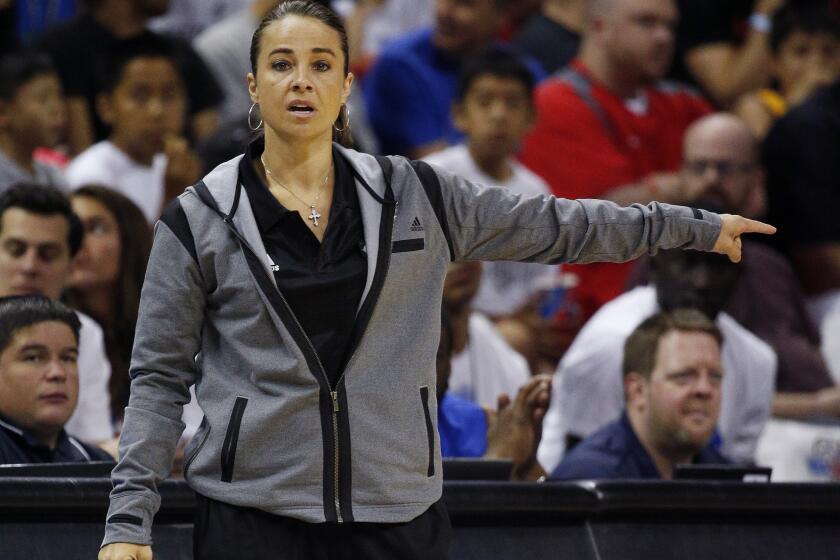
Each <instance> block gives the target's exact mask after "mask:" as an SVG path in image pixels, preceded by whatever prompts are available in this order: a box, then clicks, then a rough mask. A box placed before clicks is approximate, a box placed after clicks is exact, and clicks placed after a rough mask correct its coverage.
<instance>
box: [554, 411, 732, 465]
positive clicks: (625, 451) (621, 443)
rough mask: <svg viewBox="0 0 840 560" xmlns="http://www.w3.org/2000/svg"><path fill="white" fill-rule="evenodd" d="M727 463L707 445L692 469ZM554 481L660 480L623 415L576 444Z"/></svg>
mask: <svg viewBox="0 0 840 560" xmlns="http://www.w3.org/2000/svg"><path fill="white" fill-rule="evenodd" d="M728 463H729V461H728V460H727V459H725V458H724V457H723V456H722V455H721V454H720V453H718V452H717V451H716V450H715V449H714V448H713V447H712V446H711V444H709V445H707V446H706V447H705V448H704V449H703V450H702V451H700V453H699V454H698V455H697V457H695V459H694V464H695V465H725V464H728ZM551 478H552V479H555V480H597V479H645V478H647V479H661V478H662V477H661V476H660V475H659V471H657V470H656V466H655V465H654V464H653V459H651V458H650V455H648V452H647V450H646V449H645V448H644V446H643V445H642V442H640V441H639V438H638V437H636V433H635V432H634V431H633V427H632V426H631V425H630V421H629V420H628V419H627V414H626V413H625V414H622V415H621V418H620V419H618V420H616V421H615V422H611V423H609V424H607V425H606V426H604V427H603V428H601V429H600V430H598V431H597V432H595V433H594V434H592V435H591V436H589V437H588V438H586V439H585V440H583V441H582V442H580V443H579V444H578V445H577V446H576V447H575V448H574V449H572V450H571V451H570V452H569V453H568V455H566V456H565V457H564V458H563V461H561V462H560V464H559V465H557V468H556V469H554V472H552V473H551Z"/></svg>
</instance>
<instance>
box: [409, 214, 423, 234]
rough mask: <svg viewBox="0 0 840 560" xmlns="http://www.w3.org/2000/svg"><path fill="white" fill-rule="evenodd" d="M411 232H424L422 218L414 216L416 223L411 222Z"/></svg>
mask: <svg viewBox="0 0 840 560" xmlns="http://www.w3.org/2000/svg"><path fill="white" fill-rule="evenodd" d="M409 230H410V231H423V224H421V223H420V218H418V217H417V216H414V221H413V222H411V227H410V228H409Z"/></svg>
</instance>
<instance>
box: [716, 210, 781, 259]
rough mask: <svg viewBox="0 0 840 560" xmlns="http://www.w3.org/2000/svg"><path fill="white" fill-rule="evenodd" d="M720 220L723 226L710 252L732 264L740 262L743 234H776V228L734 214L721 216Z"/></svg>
mask: <svg viewBox="0 0 840 560" xmlns="http://www.w3.org/2000/svg"><path fill="white" fill-rule="evenodd" d="M720 219H721V221H722V222H723V226H722V227H721V229H720V235H719V236H718V239H717V241H716V242H715V246H714V247H713V248H712V251H714V252H715V253H721V254H724V255H727V256H729V260H731V261H732V262H741V235H743V234H745V233H763V234H765V235H772V234H774V233H776V228H775V227H773V226H771V225H770V224H765V223H764V222H759V221H758V220H750V219H749V218H744V217H742V216H738V215H735V214H721V215H720Z"/></svg>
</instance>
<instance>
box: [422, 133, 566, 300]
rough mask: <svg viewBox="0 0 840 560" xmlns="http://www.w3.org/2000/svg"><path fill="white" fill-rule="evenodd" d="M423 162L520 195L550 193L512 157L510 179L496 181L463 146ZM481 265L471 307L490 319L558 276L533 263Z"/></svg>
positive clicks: (546, 267)
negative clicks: (544, 282) (543, 283)
mask: <svg viewBox="0 0 840 560" xmlns="http://www.w3.org/2000/svg"><path fill="white" fill-rule="evenodd" d="M424 160H425V161H427V162H428V163H431V164H433V165H437V166H439V167H441V168H443V169H445V170H446V171H449V172H450V173H455V174H457V175H460V176H461V177H463V178H464V179H467V180H468V181H472V182H473V183H478V184H480V185H494V186H500V187H507V188H508V189H510V190H511V192H514V193H517V194H521V195H523V196H540V195H548V194H551V193H550V191H549V189H548V185H547V184H546V183H545V181H543V180H542V179H540V178H539V177H538V176H537V175H535V174H534V173H532V172H531V171H530V170H528V169H527V168H526V167H525V166H524V165H522V164H521V163H519V162H518V161H516V160H514V159H512V158H511V159H509V160H508V163H509V164H510V166H511V168H512V169H513V174H512V176H511V177H510V179H508V180H507V181H505V182H499V181H497V180H495V179H493V178H492V177H489V176H488V175H487V174H485V173H484V172H483V171H482V170H481V169H480V168H479V167H478V166H477V165H476V163H475V161H474V160H473V158H472V156H471V155H470V151H469V149H468V148H467V146H466V145H465V144H459V145H457V146H452V147H450V148H446V149H445V150H442V151H440V152H435V153H433V154H430V155H428V156H426V157H425V158H424ZM482 266H483V268H482V276H481V285H480V286H479V288H478V293H477V294H476V296H475V298H473V300H472V302H471V305H472V308H473V309H475V310H476V311H481V312H482V313H486V314H487V315H491V316H499V315H509V314H511V313H513V312H514V311H516V310H517V309H519V308H520V307H521V306H522V305H523V304H525V302H526V301H527V300H528V298H529V297H531V296H532V295H533V294H535V293H536V291H537V290H538V288H539V286H540V284H541V283H542V281H543V280H544V279H546V278H551V277H553V276H554V275H555V274H556V273H557V267H556V266H551V265H544V264H535V263H520V262H503V261H495V262H489V261H488V262H485V263H483V265H482Z"/></svg>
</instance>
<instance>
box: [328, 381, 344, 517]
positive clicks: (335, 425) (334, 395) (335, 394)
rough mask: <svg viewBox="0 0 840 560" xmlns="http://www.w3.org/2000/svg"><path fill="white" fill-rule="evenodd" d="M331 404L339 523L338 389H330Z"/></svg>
mask: <svg viewBox="0 0 840 560" xmlns="http://www.w3.org/2000/svg"><path fill="white" fill-rule="evenodd" d="M330 397H332V405H333V417H332V418H333V449H334V450H335V460H334V461H333V487H334V488H335V496H334V497H335V516H336V518H338V522H339V523H343V522H344V520H343V519H342V518H341V500H340V499H339V497H338V411H339V408H338V391H330Z"/></svg>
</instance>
